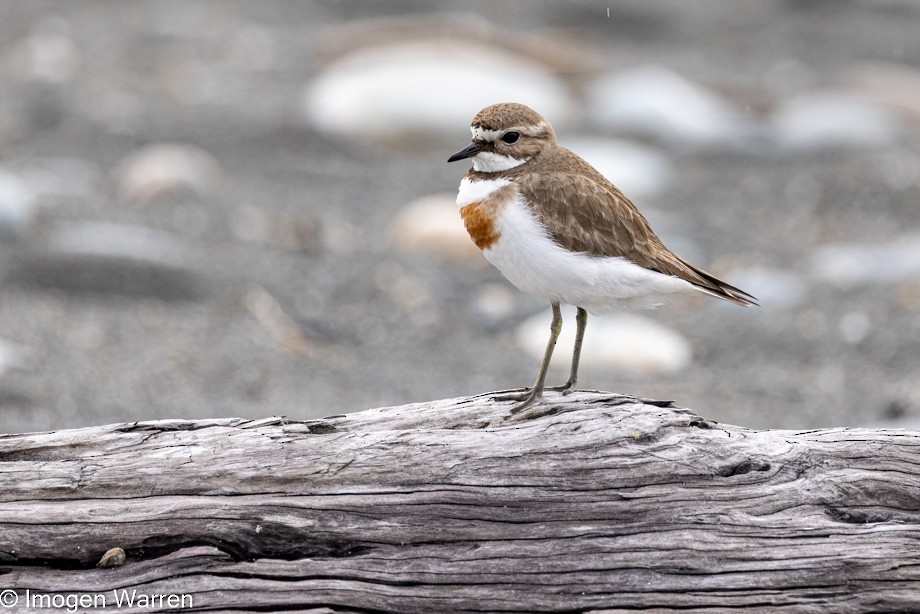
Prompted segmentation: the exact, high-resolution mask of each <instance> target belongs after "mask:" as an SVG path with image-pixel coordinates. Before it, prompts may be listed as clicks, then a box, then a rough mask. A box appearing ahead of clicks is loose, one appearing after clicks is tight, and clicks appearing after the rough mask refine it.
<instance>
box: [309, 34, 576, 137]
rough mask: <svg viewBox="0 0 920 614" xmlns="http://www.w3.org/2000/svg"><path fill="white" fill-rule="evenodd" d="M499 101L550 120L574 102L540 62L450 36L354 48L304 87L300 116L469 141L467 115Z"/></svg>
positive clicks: (568, 112)
mask: <svg viewBox="0 0 920 614" xmlns="http://www.w3.org/2000/svg"><path fill="white" fill-rule="evenodd" d="M502 101H514V102H520V103H523V104H526V105H529V106H531V107H533V108H534V109H535V110H537V111H538V112H539V113H541V114H543V115H544V116H546V117H547V118H548V119H549V120H550V121H551V122H554V123H556V124H562V123H563V122H564V121H565V119H566V118H568V117H571V116H572V113H573V110H574V106H575V105H574V101H573V99H572V96H571V94H570V93H569V92H568V90H567V89H566V87H565V85H564V84H563V83H562V82H561V81H560V80H559V79H557V78H556V77H555V76H553V75H552V74H551V73H550V72H549V71H548V70H546V69H545V68H544V67H543V66H541V65H540V64H538V63H536V62H534V61H532V60H530V59H527V58H524V57H522V56H518V55H515V54H512V53H510V52H508V51H506V50H504V49H500V48H498V47H494V46H490V45H488V44H486V43H483V42H471V43H469V44H465V43H461V42H459V41H455V40H448V41H443V42H432V41H416V42H406V43H403V44H392V45H386V46H381V47H370V48H364V49H359V50H357V51H353V52H351V53H349V54H347V55H345V56H343V57H341V58H339V59H338V60H336V61H335V62H334V63H332V64H331V65H330V66H328V67H327V68H326V69H325V70H324V71H323V72H322V73H320V74H319V75H317V77H316V78H315V79H313V81H311V82H310V83H309V84H308V85H307V88H306V90H305V93H304V109H305V113H306V117H307V120H308V122H309V123H310V125H312V126H313V127H315V128H316V129H318V130H321V131H323V132H327V133H330V134H333V135H340V134H342V135H348V136H352V137H359V138H360V137H371V138H381V139H394V138H398V139H412V138H413V136H418V135H425V134H434V135H448V136H452V135H457V136H458V137H459V138H463V139H468V138H469V125H470V120H471V119H472V118H473V115H475V113H476V112H477V111H479V109H481V108H483V107H485V106H488V105H490V104H493V103H495V102H502ZM406 142H407V143H411V141H406Z"/></svg>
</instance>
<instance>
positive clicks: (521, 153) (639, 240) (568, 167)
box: [447, 102, 758, 413]
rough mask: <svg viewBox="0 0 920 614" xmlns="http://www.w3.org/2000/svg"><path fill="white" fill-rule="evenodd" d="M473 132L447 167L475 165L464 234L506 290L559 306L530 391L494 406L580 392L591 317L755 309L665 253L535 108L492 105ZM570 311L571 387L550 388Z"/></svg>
mask: <svg viewBox="0 0 920 614" xmlns="http://www.w3.org/2000/svg"><path fill="white" fill-rule="evenodd" d="M470 130H471V132H472V142H471V143H470V144H469V145H467V146H466V147H465V148H463V149H461V150H460V151H458V152H457V153H455V154H453V155H452V156H450V157H449V158H448V159H447V161H448V162H456V161H458V160H465V159H469V160H470V161H471V163H472V167H471V168H470V170H469V171H468V172H467V173H466V175H465V176H464V177H463V179H462V180H461V182H460V188H459V191H458V193H457V206H458V207H459V209H460V216H461V218H462V219H463V223H464V226H465V227H466V230H467V232H468V233H469V235H470V238H471V239H472V240H473V242H474V243H475V244H476V246H477V247H478V248H479V249H480V250H482V253H483V255H484V256H485V258H486V259H487V260H488V261H489V262H490V263H491V264H492V265H494V266H495V267H496V268H498V269H499V271H501V273H502V274H503V275H504V276H505V278H506V279H508V281H510V282H511V283H512V284H513V285H514V286H516V287H517V288H518V289H519V290H521V291H522V292H525V293H528V294H531V295H533V296H536V297H538V298H541V299H544V300H546V301H548V302H549V303H550V306H551V307H552V314H553V317H552V322H551V324H550V337H549V341H548V342H547V345H546V350H545V352H544V354H543V362H542V363H541V365H540V370H539V372H538V374H537V379H536V382H535V383H534V385H533V387H531V388H525V389H524V391H523V392H522V393H513V394H506V395H497V396H495V397H494V398H495V399H497V400H499V401H516V402H517V404H516V405H515V406H514V407H512V409H511V413H516V412H519V411H522V410H524V409H526V408H528V407H530V406H532V405H533V404H534V403H535V402H536V401H538V400H539V399H541V398H542V397H543V393H544V390H555V391H559V392H562V393H563V394H568V393H570V392H571V391H573V390H574V389H575V385H576V383H577V381H578V365H579V360H580V357H581V347H582V343H583V341H584V336H585V329H586V328H587V323H588V313H589V312H590V313H592V314H603V313H608V312H611V311H614V310H618V309H624V308H649V307H655V306H657V305H659V304H661V303H662V302H664V300H665V299H666V298H668V297H669V296H670V295H673V294H676V293H681V292H692V291H696V292H702V293H705V294H708V295H710V296H713V297H716V298H719V299H722V300H725V301H728V302H730V303H734V304H735V305H740V306H743V307H749V306H754V305H757V304H758V303H757V299H756V298H755V297H754V296H752V295H750V294H748V293H747V292H745V291H744V290H741V289H739V288H736V287H735V286H732V285H730V284H728V283H726V282H724V281H722V280H720V279H718V278H717V277H715V276H714V275H712V274H711V273H707V272H706V271H704V270H703V269H701V268H698V267H696V266H694V265H692V264H690V263H689V262H687V261H686V260H684V259H683V258H681V257H680V256H678V255H677V254H675V253H674V252H672V251H671V250H670V249H668V248H667V247H665V245H664V243H662V241H661V239H659V238H658V236H657V235H656V234H655V232H654V231H653V230H652V227H651V226H650V225H649V223H648V220H646V219H645V217H643V215H642V214H641V213H640V212H639V210H638V208H636V206H635V205H634V204H633V202H632V201H631V200H629V198H627V197H626V196H625V195H624V194H623V193H622V192H621V191H620V190H619V189H618V188H617V187H616V186H615V185H614V184H613V183H611V182H610V181H609V180H608V179H607V178H606V177H604V175H602V174H601V173H600V172H598V171H597V170H596V169H595V168H594V167H592V166H591V165H590V164H588V163H587V162H585V161H584V160H583V159H581V158H580V157H579V156H578V155H576V154H575V153H573V152H571V151H569V150H568V149H566V148H565V147H563V146H561V145H559V143H557V142H556V133H555V131H554V130H553V127H552V125H550V123H549V122H548V121H546V119H544V118H543V116H542V115H540V114H539V113H537V112H536V111H534V110H533V109H531V108H530V107H528V106H525V105H523V104H518V103H512V102H506V103H499V104H493V105H490V106H487V107H485V108H484V109H482V110H481V111H479V112H478V113H477V114H476V115H475V116H474V117H473V121H472V123H471V125H470ZM563 304H565V305H574V306H575V307H576V316H575V320H576V326H577V328H576V335H575V347H574V351H573V354H572V363H571V368H570V370H569V378H568V380H567V381H566V382H565V383H564V384H563V385H561V386H556V387H551V388H546V387H545V383H546V373H547V370H548V368H549V364H550V361H551V359H552V355H553V350H554V348H555V346H556V341H557V339H558V337H559V333H560V331H561V330H562V313H561V310H560V305H563Z"/></svg>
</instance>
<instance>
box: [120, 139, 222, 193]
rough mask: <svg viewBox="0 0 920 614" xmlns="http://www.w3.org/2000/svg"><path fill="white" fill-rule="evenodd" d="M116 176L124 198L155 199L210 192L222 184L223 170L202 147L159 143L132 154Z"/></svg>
mask: <svg viewBox="0 0 920 614" xmlns="http://www.w3.org/2000/svg"><path fill="white" fill-rule="evenodd" d="M116 177H117V181H118V189H119V193H120V195H121V197H122V198H125V199H129V200H152V199H155V198H159V197H163V196H169V195H173V194H176V193H178V192H181V191H183V190H190V191H192V192H195V193H197V194H200V195H206V194H210V193H212V192H214V191H216V190H217V189H218V187H219V186H220V184H221V180H222V178H223V172H222V171H221V168H220V164H218V162H217V160H215V159H214V157H213V156H212V155H211V154H209V153H208V152H206V151H204V150H203V149H200V148H199V147H195V146H194V145H187V144H172V143H158V144H154V145H149V146H147V147H145V148H143V149H140V150H139V151H136V152H134V153H133V154H131V155H130V156H128V157H127V158H126V159H125V160H124V161H123V162H122V163H121V164H120V166H119V168H118V170H117V172H116Z"/></svg>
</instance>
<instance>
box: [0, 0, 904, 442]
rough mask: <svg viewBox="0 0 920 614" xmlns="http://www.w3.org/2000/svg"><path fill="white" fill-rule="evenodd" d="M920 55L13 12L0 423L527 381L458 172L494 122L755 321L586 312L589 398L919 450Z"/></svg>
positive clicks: (40, 426)
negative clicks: (506, 106) (496, 116)
mask: <svg viewBox="0 0 920 614" xmlns="http://www.w3.org/2000/svg"><path fill="white" fill-rule="evenodd" d="M918 32H920V3H918V2H914V1H908V0H900V1H898V0H859V1H858V0H823V1H822V0H812V1H806V0H798V1H796V0H771V1H764V0H736V1H734V2H722V1H712V0H700V1H696V2H692V3H688V2H684V1H682V0H626V1H615V2H607V3H601V2H560V1H557V0H543V1H527V2H524V1H520V2H448V1H446V0H445V1H442V2H421V1H393V2H386V3H383V2H358V1H343V2H320V1H318V0H317V1H312V2H311V1H306V0H305V1H262V2H243V1H232V0H219V1H218V0H174V1H170V0H156V1H143V0H139V1H135V2H117V1H114V0H105V1H101V0H81V2H70V3H62V2H56V1H51V0H30V1H28V2H22V1H15V0H0V276H2V282H0V431H2V432H15V431H27V430H44V429H57V428H64V427H76V426H83V425H90V424H102V423H109V422H116V421H131V420H140V419H154V418H166V417H187V418H204V417H216V416H247V417H260V416H267V415H273V414H283V415H287V416H289V417H291V418H295V419H303V418H309V417H315V416H324V415H330V414H335V413H342V412H348V411H355V410H361V409H365V408H368V407H376V406H385V405H395V404H402V403H408V402H415V401H426V400H431V399H436V398H444V397H451V396H458V395H468V394H475V393H481V392H485V391H489V390H497V389H503V388H510V387H516V386H523V385H529V384H530V383H531V382H532V380H533V378H534V377H535V375H536V371H537V367H538V365H539V360H540V355H541V353H542V349H543V345H544V343H545V341H546V337H547V334H548V325H549V312H548V306H547V305H544V304H542V303H541V302H540V301H538V300H536V299H533V298H530V297H528V296H525V295H522V294H521V293H519V292H518V291H517V290H515V289H514V288H513V287H511V286H510V284H508V283H507V282H505V281H504V279H503V278H502V277H501V275H500V274H499V273H498V272H497V271H496V270H494V269H492V268H491V267H490V266H488V265H487V264H486V263H485V261H484V260H483V259H482V257H481V255H480V254H479V253H478V251H477V250H476V249H475V248H473V247H472V244H471V242H470V241H469V239H468V238H467V236H466V235H465V232H464V230H463V228H462V224H461V222H460V219H459V216H458V214H457V211H456V207H455V206H454V203H453V200H454V195H455V193H456V188H457V185H458V184H459V181H460V179H461V177H462V175H463V173H464V172H465V171H466V168H468V164H467V163H466V162H461V163H456V164H451V165H447V164H446V163H445V161H446V159H447V157H448V156H449V155H450V154H451V153H453V152H455V151H457V150H458V149H460V148H462V147H464V146H465V145H466V144H467V143H468V142H469V138H470V134H469V122H470V119H471V118H472V116H473V115H474V114H475V113H476V112H477V111H478V110H479V109H480V108H481V107H483V106H485V105H487V104H490V103H493V102H501V101H517V102H523V103H526V104H529V105H531V106H533V107H534V108H535V109H536V110H538V111H539V112H541V113H542V114H543V115H545V116H546V117H547V119H549V120H550V121H551V122H552V123H553V124H554V125H555V127H556V130H557V133H558V134H559V137H560V141H561V142H562V143H563V144H564V145H566V146H568V147H570V148H571V149H573V150H574V151H576V152H578V153H580V154H581V155H583V156H584V157H585V158H587V159H588V160H589V161H590V162H592V163H593V164H594V165H595V166H597V167H598V168H599V169H600V170H601V171H602V172H603V173H605V174H606V175H607V176H608V177H609V178H610V179H611V180H613V181H614V183H616V184H617V185H618V186H619V187H621V188H622V189H623V190H624V191H625V192H626V193H627V194H628V195H630V196H631V197H632V199H633V200H634V201H635V202H636V203H637V205H638V206H639V207H640V209H641V210H642V211H643V212H644V213H645V214H646V215H647V217H648V218H649V219H650V221H651V222H652V224H653V226H654V227H655V228H656V230H657V231H658V233H659V234H660V235H661V236H662V238H663V239H664V240H665V243H666V244H668V245H669V246H670V247H672V248H673V249H674V250H675V251H677V252H678V253H680V254H681V255H683V256H684V257H685V258H687V259H689V260H691V261H692V262H694V263H696V264H698V265H700V266H702V267H704V268H708V269H709V270H711V271H712V272H713V273H715V274H717V275H719V276H720V277H723V278H725V279H726V280H727V281H729V282H731V283H733V284H735V285H738V286H740V287H741V288H743V289H745V290H747V291H748V292H750V293H752V294H754V295H756V296H758V297H759V298H760V299H761V301H762V304H763V306H762V307H760V308H754V309H741V308H738V307H734V306H732V305H728V304H724V303H721V302H718V301H715V300H711V299H708V298H706V297H699V298H692V299H690V298H688V299H686V300H681V301H677V302H674V303H673V304H671V305H669V306H666V307H664V308H661V309H659V310H656V311H651V312H642V313H637V314H629V313H627V314H614V315H612V316H608V317H605V318H592V319H591V320H590V321H589V325H588V335H587V342H586V348H585V356H584V360H583V367H582V371H581V380H580V382H579V384H580V386H581V387H585V388H600V389H605V390H612V391H616V392H623V393H630V394H635V395H640V396H646V397H653V398H658V399H674V400H676V402H677V403H678V404H680V405H683V406H686V407H691V408H693V409H695V410H696V411H698V412H699V413H700V414H701V415H702V416H704V417H706V418H709V419H713V420H717V421H722V422H731V423H736V424H742V425H746V426H752V427H786V428H808V427H819V426H845V425H864V426H877V425H904V426H911V425H920V377H918V371H920V198H918V195H920V39H918ZM567 313H568V314H569V318H568V320H567V322H566V324H567V326H566V328H567V331H568V333H569V336H568V337H567V338H566V337H564V338H563V342H562V343H561V344H560V345H559V347H558V349H557V353H556V360H555V363H554V370H553V372H552V373H551V379H552V380H558V383H561V382H562V381H564V379H565V377H566V374H567V369H568V363H569V356H570V352H571V338H572V335H571V332H572V329H573V328H574V318H572V317H571V312H567ZM550 383H554V382H550Z"/></svg>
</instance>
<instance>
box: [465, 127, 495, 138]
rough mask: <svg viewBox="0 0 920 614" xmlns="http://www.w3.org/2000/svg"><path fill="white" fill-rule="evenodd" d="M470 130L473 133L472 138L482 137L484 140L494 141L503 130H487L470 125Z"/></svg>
mask: <svg viewBox="0 0 920 614" xmlns="http://www.w3.org/2000/svg"><path fill="white" fill-rule="evenodd" d="M470 132H472V133H473V139H474V140H475V139H483V140H486V141H495V140H497V139H498V137H500V136H501V135H502V134H503V132H502V131H501V130H489V129H488V128H481V127H479V126H470Z"/></svg>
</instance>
